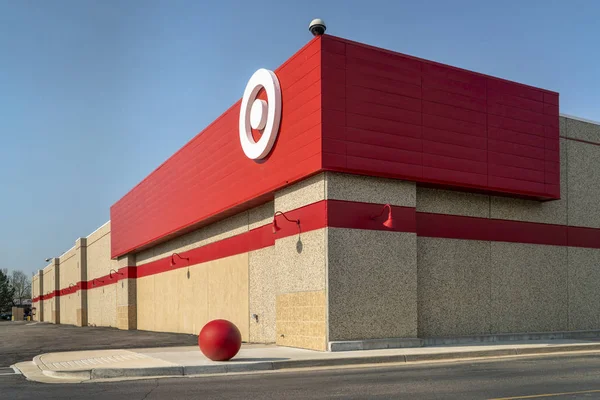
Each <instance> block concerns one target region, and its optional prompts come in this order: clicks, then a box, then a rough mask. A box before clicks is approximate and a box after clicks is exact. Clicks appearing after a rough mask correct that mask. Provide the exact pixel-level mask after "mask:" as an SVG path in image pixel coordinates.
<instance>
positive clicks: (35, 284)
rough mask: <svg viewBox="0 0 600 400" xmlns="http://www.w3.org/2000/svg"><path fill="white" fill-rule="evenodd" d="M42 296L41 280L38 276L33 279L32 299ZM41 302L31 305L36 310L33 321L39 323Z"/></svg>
mask: <svg viewBox="0 0 600 400" xmlns="http://www.w3.org/2000/svg"><path fill="white" fill-rule="evenodd" d="M39 295H40V279H39V277H38V275H37V274H36V275H34V276H32V277H31V298H32V299H35V298H36V297H38V296H39ZM40 304H41V302H40V300H38V301H37V302H35V303H32V304H31V307H32V308H34V307H35V308H36V311H35V315H33V316H32V320H33V321H39V318H40Z"/></svg>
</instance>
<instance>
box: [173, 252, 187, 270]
mask: <svg viewBox="0 0 600 400" xmlns="http://www.w3.org/2000/svg"><path fill="white" fill-rule="evenodd" d="M175 256H177V257H179V258H180V259H182V260H187V261H190V258H189V257H181V256H180V255H179V254H177V253H173V254H171V267H172V266H174V265H175V264H176V262H175V258H174V257H175Z"/></svg>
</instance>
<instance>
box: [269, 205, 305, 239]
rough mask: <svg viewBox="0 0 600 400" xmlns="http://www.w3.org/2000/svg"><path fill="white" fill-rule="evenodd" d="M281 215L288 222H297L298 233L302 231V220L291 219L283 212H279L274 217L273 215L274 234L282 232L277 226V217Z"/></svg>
mask: <svg viewBox="0 0 600 400" xmlns="http://www.w3.org/2000/svg"><path fill="white" fill-rule="evenodd" d="M278 215H281V216H282V217H283V218H285V219H286V220H287V221H288V222H295V223H296V225H298V231H300V220H299V219H289V218H288V217H287V216H286V215H285V213H283V212H281V211H277V212H276V213H275V214H274V215H273V234H275V233H277V232H279V231H280V230H281V227H280V226H279V225H277V216H278Z"/></svg>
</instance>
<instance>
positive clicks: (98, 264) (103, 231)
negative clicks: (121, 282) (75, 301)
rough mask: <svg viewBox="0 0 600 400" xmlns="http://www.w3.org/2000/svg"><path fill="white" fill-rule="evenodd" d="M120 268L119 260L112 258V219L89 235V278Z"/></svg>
mask: <svg viewBox="0 0 600 400" xmlns="http://www.w3.org/2000/svg"><path fill="white" fill-rule="evenodd" d="M111 269H115V270H116V271H117V270H118V269H119V263H118V261H117V260H111V258H110V221H109V222H107V223H106V224H104V225H102V226H101V227H100V228H98V229H97V230H96V231H95V232H93V233H92V234H90V235H89V236H88V237H87V279H88V280H92V279H94V278H99V277H101V276H105V275H108V274H109V273H110V270H111Z"/></svg>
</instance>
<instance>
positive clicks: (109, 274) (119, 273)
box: [108, 268, 123, 279]
mask: <svg viewBox="0 0 600 400" xmlns="http://www.w3.org/2000/svg"><path fill="white" fill-rule="evenodd" d="M113 272H114V273H115V274H117V275H123V273H122V272H119V271H116V270H115V269H114V268H111V270H110V272H109V273H108V278H109V279H112V278H113V276H112V274H113Z"/></svg>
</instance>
